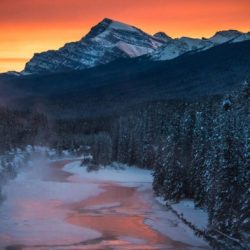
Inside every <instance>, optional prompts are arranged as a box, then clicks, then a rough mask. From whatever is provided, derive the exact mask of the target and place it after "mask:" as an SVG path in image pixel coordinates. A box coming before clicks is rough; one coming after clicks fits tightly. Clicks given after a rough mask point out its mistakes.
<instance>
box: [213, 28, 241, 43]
mask: <svg viewBox="0 0 250 250" xmlns="http://www.w3.org/2000/svg"><path fill="white" fill-rule="evenodd" d="M241 35H243V33H242V32H240V31H238V30H223V31H218V32H216V33H215V35H214V36H212V37H211V38H210V39H209V40H210V41H211V42H213V43H216V44H221V43H226V42H229V41H232V40H234V39H236V38H238V37H240V36H241Z"/></svg>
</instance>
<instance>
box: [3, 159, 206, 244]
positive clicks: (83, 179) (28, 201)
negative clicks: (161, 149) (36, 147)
mask: <svg viewBox="0 0 250 250" xmlns="http://www.w3.org/2000/svg"><path fill="white" fill-rule="evenodd" d="M50 163H51V161H50V160H45V159H43V158H39V159H35V160H34V159H33V161H31V162H30V164H29V165H30V167H28V168H25V169H24V171H21V172H20V173H19V174H18V176H17V178H16V179H15V180H11V181H10V182H9V183H8V184H7V185H6V186H5V187H4V190H3V191H4V194H5V195H6V196H7V197H8V199H7V200H6V201H5V202H4V203H3V205H2V206H1V207H0V218H1V224H0V242H3V243H2V244H5V245H6V242H7V243H8V240H9V243H11V244H13V239H14V243H15V244H21V243H22V244H34V243H35V244H42V243H44V241H46V242H47V243H48V244H50V243H51V244H52V243H53V244H56V243H60V244H62V243H64V244H71V243H75V242H78V241H79V242H80V241H83V240H89V239H95V238H98V237H101V236H102V235H101V233H100V232H97V231H95V230H92V229H91V228H85V227H78V226H75V225H70V224H68V223H67V222H66V221H65V219H66V217H67V216H68V210H67V209H66V207H67V204H69V205H70V204H72V203H77V202H82V201H83V200H86V199H88V198H90V197H96V196H98V195H100V194H102V192H104V191H105V189H104V188H105V185H107V184H108V183H115V184H116V185H118V186H122V187H128V188H130V187H133V188H135V189H136V190H137V192H138V193H140V196H141V198H140V199H143V200H144V201H145V202H146V204H148V205H147V206H146V207H145V208H144V207H142V208H140V207H138V208H137V209H136V210H135V211H133V210H128V211H123V210H122V211H123V213H127V214H128V215H129V214H131V215H136V214H138V215H142V214H143V216H144V217H145V220H144V223H145V224H146V225H149V226H150V227H151V228H153V229H154V230H156V231H159V232H160V233H162V234H163V235H165V236H167V237H169V238H171V240H175V241H178V242H182V243H184V244H189V245H191V246H192V247H193V248H192V249H203V248H204V249H209V247H208V244H207V243H206V242H204V241H203V240H202V239H201V238H198V237H197V236H195V234H194V232H193V230H191V229H190V228H189V227H188V226H187V225H185V224H184V223H183V222H182V221H181V220H180V219H179V218H178V217H177V216H176V215H175V214H174V213H172V212H171V211H170V210H167V207H165V206H162V205H161V204H159V203H158V202H157V201H156V200H155V197H154V195H153V191H152V181H153V177H152V174H151V171H150V170H145V169H140V168H137V167H129V166H127V165H123V164H119V163H113V164H111V165H110V166H105V167H100V169H99V170H98V171H93V172H88V171H87V167H86V166H81V161H80V160H76V161H74V162H71V163H68V164H66V165H65V166H64V168H63V169H64V171H66V172H68V173H71V174H72V175H71V176H69V177H67V181H65V182H64V181H62V182H58V181H50V180H47V179H46V176H49V175H50V171H51V169H50V167H49V164H50ZM120 206H121V203H120V202H118V201H117V202H116V201H114V202H113V201H112V202H106V203H100V204H90V205H86V206H85V208H84V209H85V210H90V212H91V211H95V210H102V212H104V211H106V210H107V211H111V210H114V211H115V210H116V209H117V211H120V210H119V207H120ZM147 207H148V208H147ZM175 207H176V209H179V210H178V211H183V210H185V209H186V210H187V211H184V212H185V213H186V214H188V215H192V216H193V217H194V218H195V217H196V220H198V219H197V218H200V217H201V215H202V213H201V211H199V210H196V209H194V207H193V204H192V203H191V202H190V201H185V202H184V201H183V202H182V203H180V204H179V205H176V206H175ZM149 211H150V212H149ZM199 213H200V214H199ZM31 228H32V230H30V229H31ZM48 228H49V230H48ZM27 235H29V237H28V238H27ZM6 237H9V238H8V239H6ZM62 239H63V242H62ZM120 240H121V241H122V240H124V241H128V242H132V243H133V242H134V244H144V243H145V242H144V240H142V239H139V238H133V237H130V236H125V235H124V236H121V237H120ZM0 246H1V244H0ZM190 249H191V248H190Z"/></svg>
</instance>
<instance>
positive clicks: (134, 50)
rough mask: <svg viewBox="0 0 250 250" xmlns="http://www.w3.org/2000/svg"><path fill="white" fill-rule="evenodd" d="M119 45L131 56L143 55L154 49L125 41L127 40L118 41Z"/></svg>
mask: <svg viewBox="0 0 250 250" xmlns="http://www.w3.org/2000/svg"><path fill="white" fill-rule="evenodd" d="M117 47H118V48H119V49H120V50H122V51H124V52H125V53H126V54H127V55H129V56H130V57H137V56H142V55H145V54H147V53H149V52H152V51H153V49H149V48H146V47H141V46H136V45H132V44H128V43H125V42H122V41H120V42H118V43H117Z"/></svg>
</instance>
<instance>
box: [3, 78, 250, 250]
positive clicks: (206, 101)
mask: <svg viewBox="0 0 250 250" xmlns="http://www.w3.org/2000/svg"><path fill="white" fill-rule="evenodd" d="M0 119H1V125H0V137H1V141H0V143H1V145H0V150H1V154H2V155H4V153H5V152H7V151H8V150H11V149H13V148H22V147H25V146H26V145H28V144H34V145H35V144H40V145H46V146H49V147H53V148H56V149H57V150H59V151H60V150H63V149H74V148H79V147H84V146H90V151H91V153H92V155H93V164H96V165H98V164H103V165H106V164H109V163H111V162H113V161H117V162H122V163H127V164H129V165H137V166H140V167H145V168H150V169H153V176H154V182H153V189H154V191H155V193H156V194H157V195H159V196H161V197H164V199H165V200H166V201H171V200H173V201H178V200H180V199H183V198H190V199H193V200H194V201H195V203H196V205H197V206H199V207H202V208H205V209H206V210H207V211H208V214H209V227H208V232H207V235H209V236H213V237H214V239H216V243H215V244H217V246H220V244H221V246H223V247H221V249H232V248H230V246H235V249H237V248H236V247H239V248H242V249H246V245H247V242H248V240H249V227H250V224H249V223H250V221H249V208H250V193H249V190H250V182H249V180H250V126H249V124H250V84H249V80H247V81H245V82H244V83H243V84H242V86H241V88H240V89H238V90H236V91H233V92H230V93H229V94H227V95H224V96H213V97H206V98H203V99H200V100H198V101H194V102H192V101H182V100H172V101H157V102H150V103H144V104H140V105H138V106H136V107H133V108H131V109H129V110H128V111H127V112H126V113H124V114H120V115H115V116H109V117H99V118H98V119H97V118H96V119H93V118H91V119H71V120H69V119H68V120H58V119H54V120H51V119H48V118H47V117H46V116H45V115H42V114H39V113H34V112H33V113H31V112H29V111H27V112H25V111H22V112H20V111H13V110H9V109H7V108H3V107H1V109H0ZM6 171H7V172H9V173H11V172H12V171H13V169H12V168H11V166H9V167H8V161H6V162H5V172H4V171H2V172H1V174H0V175H1V176H0V177H1V182H3V180H4V179H5V177H6ZM8 175H10V176H11V174H8Z"/></svg>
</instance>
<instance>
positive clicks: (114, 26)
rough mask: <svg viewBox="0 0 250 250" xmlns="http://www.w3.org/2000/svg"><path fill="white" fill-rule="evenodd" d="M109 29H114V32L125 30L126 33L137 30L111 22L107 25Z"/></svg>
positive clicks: (123, 24)
mask: <svg viewBox="0 0 250 250" xmlns="http://www.w3.org/2000/svg"><path fill="white" fill-rule="evenodd" d="M109 29H116V30H126V31H131V32H135V31H137V32H138V30H137V29H136V28H134V27H132V26H130V25H128V24H125V23H122V22H118V21H112V23H111V24H110V25H109Z"/></svg>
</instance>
